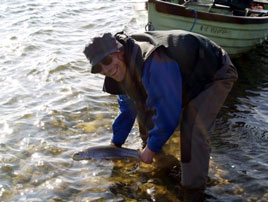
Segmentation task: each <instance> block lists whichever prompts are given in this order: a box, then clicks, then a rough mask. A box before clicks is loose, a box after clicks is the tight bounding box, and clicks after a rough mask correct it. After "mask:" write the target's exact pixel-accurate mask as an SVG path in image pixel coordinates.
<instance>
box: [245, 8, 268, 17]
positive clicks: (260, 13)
mask: <svg viewBox="0 0 268 202" xmlns="http://www.w3.org/2000/svg"><path fill="white" fill-rule="evenodd" d="M246 11H247V16H252V15H253V16H258V17H262V16H268V10H264V9H250V8H247V9H246Z"/></svg>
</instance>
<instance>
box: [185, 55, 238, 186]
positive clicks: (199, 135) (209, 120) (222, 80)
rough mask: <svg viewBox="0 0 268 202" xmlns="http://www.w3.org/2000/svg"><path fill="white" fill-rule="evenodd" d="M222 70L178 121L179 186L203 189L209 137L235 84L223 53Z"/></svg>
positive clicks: (207, 163) (208, 155)
mask: <svg viewBox="0 0 268 202" xmlns="http://www.w3.org/2000/svg"><path fill="white" fill-rule="evenodd" d="M223 53H224V54H223V58H222V64H223V65H222V68H221V69H219V70H218V71H217V72H216V74H215V76H214V79H213V82H212V83H210V84H209V85H207V88H206V89H205V90H204V91H202V92H201V93H200V94H199V95H198V96H197V97H195V98H194V99H193V100H191V101H190V102H189V103H188V104H187V106H185V107H184V110H183V115H182V121H181V131H180V132H181V150H182V151H181V155H182V159H181V160H182V185H183V186H184V187H187V188H190V189H196V188H197V189H198V188H204V187H205V185H206V182H207V176H208V170H209V159H210V135H211V131H212V130H213V126H214V123H215V119H216V116H217V114H218V112H219V111H220V108H221V107H222V105H223V103H224V101H225V99H226V97H227V95H228V94H229V92H230V91H231V89H232V86H233V83H234V82H235V81H236V80H237V71H236V68H235V67H234V65H233V64H232V62H231V60H230V58H229V56H228V55H227V54H226V52H225V51H223Z"/></svg>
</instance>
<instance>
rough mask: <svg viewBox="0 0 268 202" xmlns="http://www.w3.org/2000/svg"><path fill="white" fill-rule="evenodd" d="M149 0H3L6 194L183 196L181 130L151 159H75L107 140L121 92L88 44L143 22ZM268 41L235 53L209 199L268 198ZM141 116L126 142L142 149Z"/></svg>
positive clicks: (1, 163) (0, 99)
mask: <svg viewBox="0 0 268 202" xmlns="http://www.w3.org/2000/svg"><path fill="white" fill-rule="evenodd" d="M142 1H143V0H136V1H135V2H132V1H131V2H130V1H123V0H122V1H121V0H118V1H113V0H103V1H97V0H90V1H89V0H87V1H80V0H67V1H62V2H59V1H56V0H49V1H25V0H14V1H5V2H4V3H1V4H0V30H1V31H0V86H1V93H0V128H1V133H0V201H161V202H162V201H180V199H181V188H180V184H179V181H180V163H179V157H180V151H179V146H178V145H179V132H178V131H176V132H175V134H174V135H173V138H172V139H171V140H170V141H169V143H168V145H166V146H165V148H164V151H165V153H164V154H159V156H158V157H157V158H156V161H155V162H154V164H153V165H145V164H142V163H137V162H132V161H105V160H91V161H79V162H76V161H73V160H72V155H73V154H74V153H75V152H77V151H80V150H83V149H86V148H88V147H90V146H96V145H100V144H106V143H107V144H109V142H110V138H111V133H112V129H111V124H112V122H113V120H114V118H115V117H116V115H117V112H118V109H117V104H116V98H115V97H114V96H110V95H107V94H105V93H103V92H101V88H102V79H103V78H102V77H101V76H99V75H92V74H90V73H89V72H90V71H89V66H88V63H87V61H86V59H85V57H84V56H83V54H82V51H83V48H84V46H85V44H86V43H87V41H88V40H89V38H91V37H92V36H94V35H97V34H98V33H100V32H103V31H104V30H105V31H110V32H112V33H115V32H117V31H121V30H122V29H124V30H125V31H127V32H129V33H132V32H134V31H137V30H140V31H143V30H144V25H145V24H146V19H147V13H146V11H145V10H144V4H143V3H138V2H142ZM267 49H268V44H267V42H266V44H265V45H264V46H263V47H261V48H258V49H256V50H254V51H252V52H251V53H249V54H247V55H245V56H243V57H242V58H241V59H239V60H236V61H235V63H236V65H237V66H238V69H239V75H240V79H239V81H238V82H237V83H236V84H235V86H234V89H233V91H232V93H231V95H230V96H229V98H228V100H227V102H226V103H225V106H224V108H223V109H222V111H221V114H220V115H221V116H220V117H219V119H218V120H217V125H216V130H215V134H214V135H213V138H212V159H211V170H210V171H211V172H210V174H209V177H210V180H209V183H208V188H207V190H206V197H207V200H208V201H232V200H238V201H239V200H241V201H257V200H260V201H267V200H268V195H267V193H268V184H267V182H268V180H267V178H268V176H267V173H268V168H267V167H268V157H267V156H268V155H267V153H268V152H267V146H268V145H267V144H268V132H267V122H268V115H267V103H268V95H267V94H268V82H267V75H268V74H267V73H268V68H267V64H268V61H267V58H268V57H267V55H268V50H267ZM138 136H139V135H138V130H137V126H135V128H134V129H133V131H132V132H131V134H130V136H129V138H128V140H127V142H126V144H125V146H126V147H129V148H133V149H141V141H140V140H139V139H138Z"/></svg>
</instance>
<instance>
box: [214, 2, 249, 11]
mask: <svg viewBox="0 0 268 202" xmlns="http://www.w3.org/2000/svg"><path fill="white" fill-rule="evenodd" d="M252 2H253V0H214V4H220V5H225V6H230V8H232V9H238V10H245V9H246V8H251V5H252Z"/></svg>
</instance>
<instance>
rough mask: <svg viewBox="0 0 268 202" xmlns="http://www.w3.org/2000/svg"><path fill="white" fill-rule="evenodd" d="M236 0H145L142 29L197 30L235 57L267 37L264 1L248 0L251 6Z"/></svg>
mask: <svg viewBox="0 0 268 202" xmlns="http://www.w3.org/2000/svg"><path fill="white" fill-rule="evenodd" d="M239 1H240V2H241V1H242V0H214V1H211V0H203V1H202V2H200V1H196V0H195V1H193V0H188V1H186V2H183V3H182V4H181V3H180V2H181V0H165V1H164V0H148V2H147V9H148V24H147V26H146V29H147V30H174V29H181V30H187V31H191V32H194V33H198V34H201V35H204V36H206V37H208V38H209V39H210V40H212V41H214V42H216V43H217V44H219V45H220V46H221V47H223V48H224V49H225V50H226V51H227V52H228V53H229V55H230V56H231V57H237V56H240V55H241V54H243V53H246V52H249V51H250V50H252V49H253V48H254V47H256V46H258V45H259V44H262V43H263V42H264V41H265V40H267V38H268V10H267V9H268V1H267V0H258V1H254V2H252V0H251V2H250V3H251V4H250V5H251V7H249V6H248V5H247V4H243V3H242V4H239ZM249 1H250V0H249ZM242 2H243V1H242ZM244 2H246V0H244ZM234 3H237V4H234ZM252 6H254V7H252Z"/></svg>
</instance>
